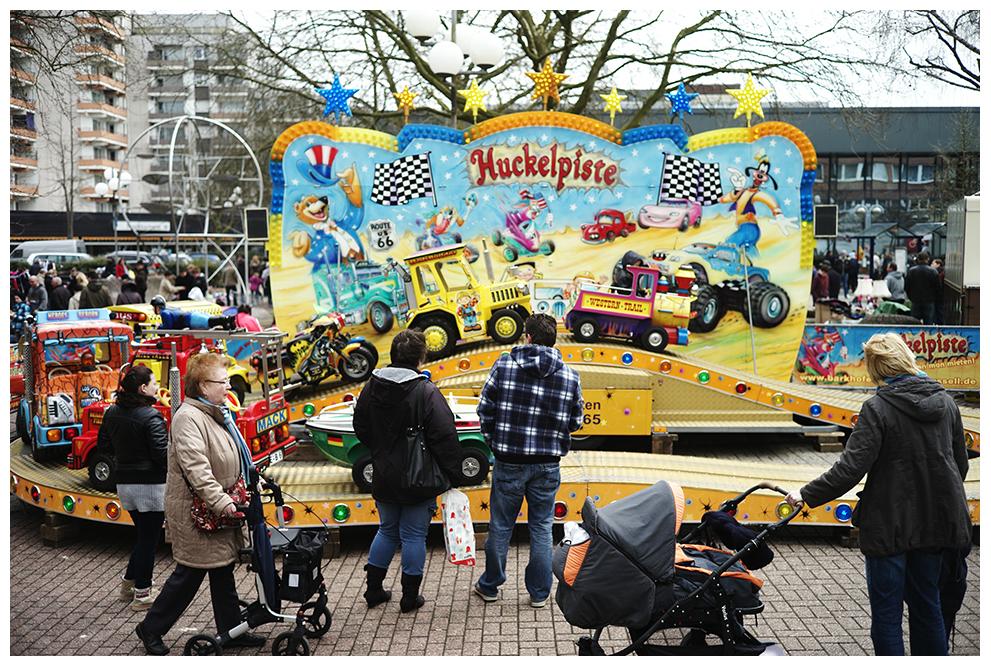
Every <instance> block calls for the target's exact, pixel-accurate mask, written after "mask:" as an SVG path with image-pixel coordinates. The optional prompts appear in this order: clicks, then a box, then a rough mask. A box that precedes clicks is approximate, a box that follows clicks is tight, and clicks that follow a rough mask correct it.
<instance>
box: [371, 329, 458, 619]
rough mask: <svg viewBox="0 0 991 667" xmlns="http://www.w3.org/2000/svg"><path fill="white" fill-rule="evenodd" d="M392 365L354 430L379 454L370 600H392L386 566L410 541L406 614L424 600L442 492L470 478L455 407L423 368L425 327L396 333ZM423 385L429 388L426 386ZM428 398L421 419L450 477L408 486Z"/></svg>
mask: <svg viewBox="0 0 991 667" xmlns="http://www.w3.org/2000/svg"><path fill="white" fill-rule="evenodd" d="M391 353H392V363H391V364H389V366H387V367H386V368H381V369H376V370H375V371H374V372H373V373H372V377H371V379H370V380H369V381H368V384H366V385H365V387H364V389H362V391H361V394H359V396H358V401H357V403H356V404H355V408H354V433H355V435H356V436H357V437H358V439H359V440H360V441H361V442H362V443H364V444H365V445H367V446H368V448H369V449H370V450H371V452H372V469H373V470H374V474H373V475H372V497H373V498H374V499H375V506H376V508H377V509H378V513H379V529H378V531H377V532H376V533H375V539H374V540H372V546H371V548H370V549H369V550H368V564H367V565H366V566H365V571H366V572H367V573H368V577H367V589H366V591H365V600H366V601H367V602H368V606H369V607H374V606H376V605H378V604H380V603H382V602H386V601H387V600H390V599H391V598H392V593H391V591H387V590H384V589H383V588H382V582H383V580H384V579H385V574H386V571H387V570H388V569H389V564H390V563H391V562H392V557H393V556H394V555H395V554H396V549H397V548H398V547H399V545H400V544H402V577H401V581H402V586H403V597H402V599H401V600H400V601H399V608H400V610H401V611H402V612H403V613H406V612H409V611H413V610H414V609H417V608H419V607H422V606H423V604H424V600H423V596H422V595H420V582H421V581H422V580H423V565H424V563H425V562H426V558H427V551H426V542H427V528H428V527H429V526H430V518H431V516H432V515H433V513H434V511H435V510H436V509H437V496H438V495H439V494H441V493H443V492H444V491H446V490H447V489H449V488H451V486H458V485H459V484H461V482H462V475H461V445H460V443H459V441H458V432H457V429H456V428H455V426H454V413H452V412H451V408H450V407H448V405H447V401H446V400H444V397H443V396H442V395H441V393H440V390H439V389H438V388H437V387H436V386H434V385H433V384H432V383H431V382H429V381H427V379H426V378H425V377H424V376H423V375H422V374H421V373H420V371H419V366H420V364H422V363H423V361H424V359H426V357H427V345H426V341H425V340H424V337H423V332H422V331H420V330H419V329H406V330H403V331H400V332H399V333H398V334H396V337H395V338H393V339H392V350H391ZM421 385H422V387H421ZM418 396H420V397H421V400H422V403H421V404H420V422H421V424H423V427H424V436H425V441H426V443H427V446H428V448H429V449H430V453H431V454H432V455H433V457H434V459H435V460H436V461H437V463H438V465H439V466H440V468H441V470H443V471H444V473H445V474H446V475H447V478H448V480H449V483H447V484H444V485H442V486H440V487H437V488H435V489H425V490H423V492H421V493H415V492H412V491H406V490H403V488H402V486H403V485H402V478H403V472H404V468H405V462H406V459H405V456H406V432H407V429H409V428H410V427H411V426H414V424H413V414H414V407H415V402H416V400H417V397H418Z"/></svg>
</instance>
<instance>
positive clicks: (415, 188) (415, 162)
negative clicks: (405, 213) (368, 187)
mask: <svg viewBox="0 0 991 667" xmlns="http://www.w3.org/2000/svg"><path fill="white" fill-rule="evenodd" d="M420 197H430V198H431V199H432V200H433V205H434V206H436V205H437V195H436V193H435V192H434V178H433V172H432V171H431V170H430V153H429V152H427V153H420V154H418V155H407V156H406V157H402V158H399V159H398V160H394V161H392V162H380V163H379V164H377V165H375V179H374V181H373V182H372V194H371V200H372V201H373V202H375V203H376V204H382V205H383V206H402V205H404V204H408V203H409V202H410V200H411V199H419V198H420Z"/></svg>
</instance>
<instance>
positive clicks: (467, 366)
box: [458, 357, 471, 373]
mask: <svg viewBox="0 0 991 667" xmlns="http://www.w3.org/2000/svg"><path fill="white" fill-rule="evenodd" d="M458 370H459V371H461V372H462V373H463V372H465V371H467V370H471V359H469V358H467V357H462V358H461V359H459V360H458Z"/></svg>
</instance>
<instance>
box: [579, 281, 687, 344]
mask: <svg viewBox="0 0 991 667" xmlns="http://www.w3.org/2000/svg"><path fill="white" fill-rule="evenodd" d="M627 270H628V271H629V272H630V273H631V274H632V276H633V284H632V287H631V288H629V289H626V288H621V287H609V286H606V285H600V284H598V283H596V282H593V281H591V280H585V281H581V282H579V283H578V298H577V300H576V302H575V305H574V306H572V308H571V310H569V311H568V314H567V315H565V318H564V326H565V328H566V329H568V330H569V331H571V332H572V333H573V334H574V336H575V339H576V340H577V341H578V342H580V343H594V342H595V341H597V340H598V339H599V337H600V336H617V337H620V338H627V339H632V340H635V341H637V342H638V343H639V344H640V346H641V347H643V348H644V349H645V350H648V351H650V352H660V351H662V350H663V349H664V348H665V347H667V346H668V344H669V343H670V344H674V345H688V342H689V333H688V323H689V322H690V321H691V318H692V310H691V302H692V300H693V293H694V281H695V276H694V275H693V274H692V272H691V271H690V270H689V269H687V268H680V269H678V270H677V271H676V272H675V273H674V275H673V280H671V279H669V278H668V277H667V276H666V275H664V274H662V273H661V271H660V270H659V269H658V268H657V267H656V266H649V265H647V266H638V265H630V266H628V267H627Z"/></svg>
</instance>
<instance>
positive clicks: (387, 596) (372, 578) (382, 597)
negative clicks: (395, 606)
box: [365, 563, 392, 609]
mask: <svg viewBox="0 0 991 667" xmlns="http://www.w3.org/2000/svg"><path fill="white" fill-rule="evenodd" d="M365 572H367V573H368V578H367V581H368V583H367V587H366V589H365V601H366V602H368V608H369V609H371V608H372V607H374V606H376V605H379V604H382V603H383V602H388V601H389V600H391V599H392V591H387V590H383V588H382V581H383V580H384V579H385V573H386V570H385V568H381V567H375V566H374V565H372V564H371V563H368V564H366V565H365Z"/></svg>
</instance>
